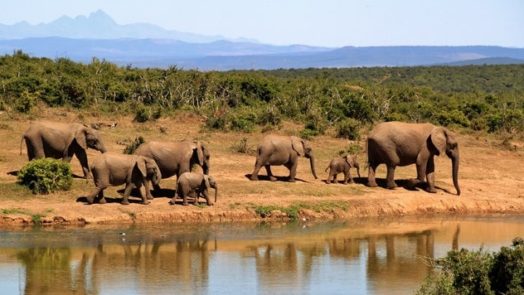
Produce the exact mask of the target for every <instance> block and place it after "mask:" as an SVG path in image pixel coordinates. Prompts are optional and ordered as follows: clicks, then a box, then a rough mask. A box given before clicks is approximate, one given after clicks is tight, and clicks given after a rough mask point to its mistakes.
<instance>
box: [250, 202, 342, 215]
mask: <svg viewBox="0 0 524 295" xmlns="http://www.w3.org/2000/svg"><path fill="white" fill-rule="evenodd" d="M252 208H253V209H254V210H255V213H256V214H257V215H258V216H260V217H262V218H266V217H270V216H271V214H272V212H273V211H277V210H278V211H281V212H283V213H285V214H286V215H287V217H288V218H289V219H291V220H298V219H299V217H300V212H301V210H303V209H308V210H313V211H315V212H317V213H322V212H332V211H334V210H347V209H348V208H349V204H348V203H347V202H341V201H320V202H294V203H292V204H290V205H289V206H278V205H254V206H252Z"/></svg>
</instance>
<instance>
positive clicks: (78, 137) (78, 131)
mask: <svg viewBox="0 0 524 295" xmlns="http://www.w3.org/2000/svg"><path fill="white" fill-rule="evenodd" d="M23 139H24V140H25V143H26V146H27V156H28V158H29V161H31V160H33V159H39V158H44V157H50V158H55V159H64V161H67V162H70V161H71V158H72V157H73V155H76V157H77V158H78V160H79V161H80V164H81V165H82V170H83V173H84V177H85V178H88V177H89V164H88V162H87V154H86V149H87V148H92V149H95V150H97V151H100V152H102V153H105V152H106V148H105V146H104V144H103V143H102V140H101V139H100V135H99V134H98V132H97V131H96V130H94V129H93V128H90V127H87V126H85V125H82V124H79V123H69V124H66V123H57V122H31V125H30V126H29V128H28V129H27V131H26V132H25V133H24V135H23ZM20 149H21V147H20Z"/></svg>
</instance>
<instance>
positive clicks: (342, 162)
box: [325, 155, 360, 184]
mask: <svg viewBox="0 0 524 295" xmlns="http://www.w3.org/2000/svg"><path fill="white" fill-rule="evenodd" d="M351 168H357V174H358V177H359V178H360V165H359V164H358V161H357V156H351V155H345V156H343V157H339V158H335V159H333V160H331V162H330V163H329V166H327V168H326V170H325V171H326V172H327V171H328V169H329V176H328V178H327V180H326V182H327V183H328V184H329V183H331V179H332V180H333V182H334V183H337V174H339V173H344V184H347V183H348V180H349V182H350V183H353V182H354V181H353V178H352V177H351V172H350V169H351Z"/></svg>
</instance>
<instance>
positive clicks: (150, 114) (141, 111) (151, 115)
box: [134, 106, 162, 123]
mask: <svg viewBox="0 0 524 295" xmlns="http://www.w3.org/2000/svg"><path fill="white" fill-rule="evenodd" d="M161 116H162V109H161V108H160V107H157V108H156V109H155V110H153V109H152V108H150V107H146V106H139V107H138V108H137V109H136V111H135V118H134V121H135V122H138V123H144V122H147V121H153V120H158V119H159V118H160V117H161Z"/></svg>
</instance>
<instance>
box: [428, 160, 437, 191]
mask: <svg viewBox="0 0 524 295" xmlns="http://www.w3.org/2000/svg"><path fill="white" fill-rule="evenodd" d="M426 179H427V182H428V192H430V193H436V192H437V190H436V189H435V162H434V160H433V157H430V158H429V159H428V164H427V168H426Z"/></svg>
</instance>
